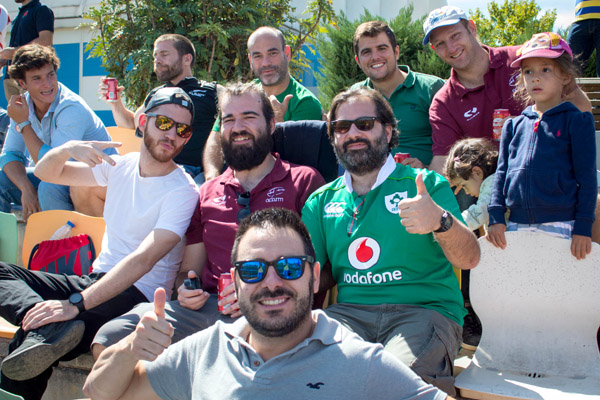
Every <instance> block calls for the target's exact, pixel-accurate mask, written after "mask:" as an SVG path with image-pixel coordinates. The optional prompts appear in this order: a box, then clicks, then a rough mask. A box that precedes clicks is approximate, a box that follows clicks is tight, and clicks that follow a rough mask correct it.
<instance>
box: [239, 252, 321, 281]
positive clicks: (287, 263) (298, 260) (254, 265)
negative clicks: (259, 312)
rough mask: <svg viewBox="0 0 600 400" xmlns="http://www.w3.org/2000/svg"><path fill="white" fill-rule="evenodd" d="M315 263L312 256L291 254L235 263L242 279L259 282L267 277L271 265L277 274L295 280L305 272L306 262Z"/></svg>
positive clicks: (284, 278)
mask: <svg viewBox="0 0 600 400" xmlns="http://www.w3.org/2000/svg"><path fill="white" fill-rule="evenodd" d="M307 261H308V262H309V263H311V264H312V263H313V262H314V258H313V257H312V256H290V257H281V258H280V259H278V260H275V261H265V260H246V261H236V262H234V263H233V265H234V267H235V268H236V269H237V271H238V274H239V275H240V279H241V280H242V281H243V282H245V283H258V282H260V281H262V280H263V279H265V276H267V270H268V269H269V267H273V268H275V271H277V275H279V277H280V278H281V279H283V280H286V281H293V280H295V279H299V278H300V277H302V275H303V274H304V266H305V264H306V262H307Z"/></svg>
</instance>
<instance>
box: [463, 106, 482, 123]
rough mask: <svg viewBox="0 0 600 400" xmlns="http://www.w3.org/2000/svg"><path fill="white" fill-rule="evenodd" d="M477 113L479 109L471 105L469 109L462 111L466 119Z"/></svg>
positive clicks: (473, 116) (470, 118) (468, 119)
mask: <svg viewBox="0 0 600 400" xmlns="http://www.w3.org/2000/svg"><path fill="white" fill-rule="evenodd" d="M478 115H479V110H478V109H477V107H473V108H471V109H470V110H467V111H465V113H464V116H465V118H466V119H467V121H470V120H472V119H473V118H475V117H476V116H478Z"/></svg>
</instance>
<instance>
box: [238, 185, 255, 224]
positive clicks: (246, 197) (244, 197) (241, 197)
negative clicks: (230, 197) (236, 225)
mask: <svg viewBox="0 0 600 400" xmlns="http://www.w3.org/2000/svg"><path fill="white" fill-rule="evenodd" d="M237 203H238V204H239V205H240V206H242V207H244V208H242V209H240V211H238V213H237V220H238V222H242V220H243V219H244V218H246V217H247V216H248V215H250V214H251V213H252V211H250V192H244V193H238V194H237Z"/></svg>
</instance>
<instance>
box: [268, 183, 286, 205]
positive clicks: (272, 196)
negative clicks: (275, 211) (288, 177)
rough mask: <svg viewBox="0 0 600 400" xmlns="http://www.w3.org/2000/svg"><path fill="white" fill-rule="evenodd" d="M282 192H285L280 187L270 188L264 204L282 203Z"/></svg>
mask: <svg viewBox="0 0 600 400" xmlns="http://www.w3.org/2000/svg"><path fill="white" fill-rule="evenodd" d="M284 192H285V189H284V188H282V187H281V186H277V187H274V188H272V189H271V190H269V191H268V192H267V200H265V202H267V203H283V197H281V196H282V195H283V193H284Z"/></svg>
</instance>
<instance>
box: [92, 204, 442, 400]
mask: <svg viewBox="0 0 600 400" xmlns="http://www.w3.org/2000/svg"><path fill="white" fill-rule="evenodd" d="M314 257H315V253H314V249H313V247H312V244H311V241H310V237H309V235H308V231H307V230H306V227H305V226H304V224H303V223H302V222H301V220H300V217H299V216H298V215H297V214H296V213H294V212H293V211H289V210H285V209H282V208H268V209H263V210H259V211H257V212H255V213H254V214H252V215H251V216H250V217H248V218H246V219H244V220H243V221H242V223H241V224H240V227H239V229H238V232H237V234H236V237H235V242H234V246H233V250H232V263H233V265H234V266H235V267H234V268H233V269H232V273H234V275H235V284H236V294H237V297H238V302H239V305H240V310H241V311H242V314H243V315H244V318H240V319H239V320H237V321H236V322H234V323H233V324H224V323H222V322H220V321H219V322H217V323H216V324H215V325H214V326H213V327H211V328H208V329H206V330H204V331H202V332H199V333H197V334H194V335H192V336H189V337H187V338H185V339H183V340H182V341H180V342H178V343H176V344H174V345H173V346H171V347H168V346H169V344H170V342H171V335H172V333H173V328H172V327H171V326H170V324H169V323H168V322H167V321H166V320H165V318H164V304H165V298H164V292H163V290H162V289H158V290H157V291H156V293H155V299H154V304H155V310H154V311H153V312H149V313H147V314H145V315H144V317H143V318H142V320H141V321H140V323H139V324H138V327H137V328H136V330H135V332H134V333H132V334H131V335H129V336H127V337H126V338H124V339H123V340H121V341H120V342H118V343H117V344H115V345H113V346H111V347H109V348H108V349H106V350H105V351H104V352H103V353H102V355H101V356H100V358H99V359H98V361H97V362H96V364H95V365H94V368H93V370H92V372H91V373H90V375H89V377H88V379H87V381H86V383H85V386H84V393H85V394H86V395H88V396H91V397H98V398H123V399H189V398H203V399H204V398H206V399H208V398H214V399H230V398H235V399H255V398H259V397H260V398H261V399H279V398H281V397H282V396H284V395H285V397H287V398H292V399H305V398H309V397H310V398H324V399H325V398H326V399H334V398H339V399H342V398H343V399H365V398H371V397H377V398H383V399H391V398H393V399H409V398H410V399H436V400H437V399H446V398H448V397H447V396H446V394H445V393H443V392H441V391H439V390H438V389H436V388H434V387H433V386H431V385H427V384H425V383H424V382H423V381H422V380H421V379H420V378H419V377H418V376H417V375H415V374H414V373H413V372H412V371H411V370H410V369H409V368H408V367H405V366H404V365H403V364H401V363H400V362H399V361H397V360H396V359H395V357H394V356H393V355H391V354H389V353H387V352H385V351H384V350H383V347H382V346H381V345H377V344H371V343H367V342H364V341H362V340H361V339H360V338H359V337H358V336H357V335H355V334H354V333H352V332H350V331H349V330H347V329H345V328H343V327H342V326H341V325H340V324H339V323H337V322H336V321H334V320H332V319H329V318H328V317H327V316H326V315H325V314H324V313H323V312H322V311H312V312H311V307H312V297H313V293H315V292H316V291H317V290H318V287H319V277H320V265H319V263H318V262H317V263H315V262H314ZM265 260H268V261H265ZM269 267H273V268H269ZM167 347H168V348H167ZM161 353H162V354H161ZM142 360H147V361H142ZM120 396H122V397H120Z"/></svg>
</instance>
